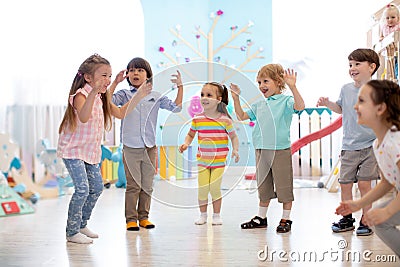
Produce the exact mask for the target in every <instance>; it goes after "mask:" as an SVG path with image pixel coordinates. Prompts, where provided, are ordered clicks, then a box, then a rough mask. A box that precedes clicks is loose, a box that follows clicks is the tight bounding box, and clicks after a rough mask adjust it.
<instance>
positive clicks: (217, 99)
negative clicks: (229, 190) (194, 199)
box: [179, 82, 239, 225]
mask: <svg viewBox="0 0 400 267" xmlns="http://www.w3.org/2000/svg"><path fill="white" fill-rule="evenodd" d="M201 105H202V106H203V108H204V112H203V113H201V114H199V115H197V116H195V117H194V118H193V120H192V126H191V127H190V130H189V133H188V134H187V136H186V138H185V143H184V144H182V145H181V146H180V147H179V152H181V153H182V152H183V151H185V150H186V149H187V147H188V146H189V145H190V144H191V143H192V141H193V139H194V137H195V135H196V132H197V133H198V143H199V149H198V153H197V161H198V186H199V188H198V201H199V206H200V212H201V215H200V218H199V219H198V220H197V221H196V222H195V224H197V225H202V224H205V223H206V222H207V203H208V194H210V195H211V198H212V201H213V202H212V203H213V209H214V214H213V221H212V224H213V225H221V224H222V219H221V217H220V211H221V204H222V198H221V197H222V196H221V182H222V175H223V173H224V169H225V161H226V157H227V155H228V151H229V148H228V137H229V138H230V139H231V142H232V148H233V151H232V157H235V162H238V161H239V154H238V147H239V141H238V137H237V135H236V132H235V130H234V128H233V125H232V120H231V117H230V116H229V114H228V111H227V109H226V106H227V105H228V89H227V88H226V86H225V85H222V84H219V83H216V82H210V83H206V84H205V85H204V86H203V88H202V90H201Z"/></svg>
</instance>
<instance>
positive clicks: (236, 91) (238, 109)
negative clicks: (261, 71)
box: [229, 83, 249, 121]
mask: <svg viewBox="0 0 400 267" xmlns="http://www.w3.org/2000/svg"><path fill="white" fill-rule="evenodd" d="M229 87H230V88H231V95H232V99H233V107H234V108H235V113H236V117H237V118H238V119H239V120H241V121H244V120H248V119H249V115H248V114H247V113H246V112H244V111H243V109H242V106H241V105H240V100H239V95H240V88H239V86H237V85H236V84H234V83H231V85H230V86H229Z"/></svg>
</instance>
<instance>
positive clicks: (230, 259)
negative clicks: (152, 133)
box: [0, 175, 400, 267]
mask: <svg viewBox="0 0 400 267" xmlns="http://www.w3.org/2000/svg"><path fill="white" fill-rule="evenodd" d="M236 177H240V176H235V175H231V176H227V177H224V186H223V188H224V190H223V192H224V198H223V204H222V213H221V214H222V219H223V222H224V223H223V225H221V226H212V225H211V222H209V223H207V224H206V225H202V226H197V225H194V220H195V219H197V216H198V215H199V211H198V209H197V208H196V198H197V193H196V181H195V180H188V181H177V182H175V183H170V182H167V181H159V180H158V181H155V185H154V200H153V202H152V208H151V214H150V219H151V221H153V222H154V223H155V224H156V228H155V229H151V230H146V229H141V230H140V231H139V232H127V231H126V230H125V218H124V189H118V188H115V187H111V188H110V189H105V190H104V192H103V194H102V196H101V197H100V199H99V201H98V204H97V206H96V207H95V210H94V212H93V216H92V218H91V220H90V222H89V227H90V228H91V229H92V230H94V231H96V232H97V233H99V235H100V238H99V239H95V241H94V243H93V244H91V245H78V244H72V243H67V242H66V240H65V223H66V216H67V208H68V203H69V199H70V195H65V196H62V197H59V198H57V199H50V200H40V201H39V202H38V203H37V204H36V205H35V209H36V212H35V213H33V214H28V215H21V216H9V217H3V218H0V266H2V267H3V266H399V265H400V264H399V259H397V258H395V260H396V261H397V262H392V263H388V262H385V263H378V262H377V260H376V259H377V257H381V258H382V257H383V258H386V259H387V260H390V259H389V258H390V257H391V255H393V254H394V253H393V252H392V251H391V250H390V249H389V248H388V247H387V246H386V245H385V244H384V243H383V242H382V241H381V240H380V239H379V238H378V237H377V236H376V235H375V234H374V235H372V236H369V237H357V236H356V235H355V232H346V233H342V234H334V233H332V231H331V229H330V227H331V223H332V222H333V221H336V220H338V219H339V217H338V216H336V215H335V214H334V210H335V208H336V206H337V205H338V203H339V199H340V194H339V193H328V192H327V190H326V189H318V188H296V189H295V190H294V193H295V202H294V205H293V211H292V214H291V218H292V220H293V226H292V231H291V232H290V233H288V234H278V233H276V231H275V229H276V226H277V225H278V222H279V220H280V217H281V213H282V211H281V209H282V206H281V204H279V203H278V202H277V201H275V200H274V201H272V202H271V206H270V208H269V211H268V222H269V227H268V228H267V229H254V230H242V229H240V224H241V223H242V222H244V221H247V220H249V219H250V218H252V217H253V216H254V215H255V214H256V213H257V206H258V205H257V203H258V199H257V191H256V190H255V189H254V186H249V187H250V188H253V189H235V185H236V186H237V185H238V184H240V185H241V186H237V187H236V188H245V186H243V183H242V182H241V180H235V179H238V178H236ZM211 212H212V209H209V219H210V220H211ZM355 217H356V218H357V224H358V220H359V218H360V213H356V214H355ZM343 244H344V245H345V246H346V247H345V248H344V249H342V248H339V246H341V245H343ZM266 249H268V258H267V259H266V260H265V261H264V260H263V257H265V254H262V253H261V254H260V251H262V250H266ZM368 251H370V252H371V254H370V255H368V257H369V259H370V261H368V259H363V258H362V254H363V253H368ZM343 252H345V253H350V254H352V257H351V258H350V260H346V259H345V258H344V259H343V260H342V258H341V255H342V253H343ZM279 253H281V254H279ZM282 253H286V254H282ZM259 254H260V255H259ZM304 255H305V256H306V259H304V258H303V257H304ZM310 255H311V256H312V259H311V261H310V260H309V257H310ZM357 255H361V259H360V260H359V261H358V258H357ZM279 256H281V258H279ZM298 257H300V259H299V258H298ZM315 257H316V258H317V262H315ZM392 260H393V259H392Z"/></svg>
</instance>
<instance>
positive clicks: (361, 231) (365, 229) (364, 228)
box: [356, 217, 374, 236]
mask: <svg viewBox="0 0 400 267" xmlns="http://www.w3.org/2000/svg"><path fill="white" fill-rule="evenodd" d="M373 233H374V231H372V229H371V228H369V226H368V225H365V224H363V223H362V217H361V220H360V226H359V227H358V228H357V230H356V234H357V235H358V236H368V235H372V234H373Z"/></svg>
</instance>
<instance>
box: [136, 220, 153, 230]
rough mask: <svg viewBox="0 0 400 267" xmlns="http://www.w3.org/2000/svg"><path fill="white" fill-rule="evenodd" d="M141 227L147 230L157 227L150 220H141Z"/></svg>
mask: <svg viewBox="0 0 400 267" xmlns="http://www.w3.org/2000/svg"><path fill="white" fill-rule="evenodd" d="M139 225H140V227H143V228H146V229H152V228H154V227H156V226H155V225H154V224H152V223H151V222H150V221H149V220H140V221H139Z"/></svg>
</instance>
